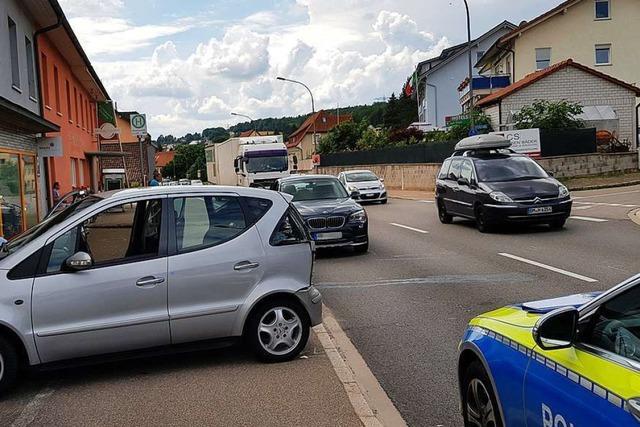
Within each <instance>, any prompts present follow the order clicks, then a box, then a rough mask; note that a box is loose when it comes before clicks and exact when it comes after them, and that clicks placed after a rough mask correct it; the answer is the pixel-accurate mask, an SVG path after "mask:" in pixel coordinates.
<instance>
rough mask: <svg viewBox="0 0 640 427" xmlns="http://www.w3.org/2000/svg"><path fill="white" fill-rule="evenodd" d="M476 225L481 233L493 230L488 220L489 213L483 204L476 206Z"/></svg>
mask: <svg viewBox="0 0 640 427" xmlns="http://www.w3.org/2000/svg"><path fill="white" fill-rule="evenodd" d="M476 227H477V228H478V231H480V232H481V233H490V232H491V230H492V227H491V224H489V223H488V222H487V214H486V212H485V211H484V209H483V208H482V206H478V207H477V208H476Z"/></svg>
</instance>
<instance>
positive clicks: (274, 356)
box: [246, 299, 309, 362]
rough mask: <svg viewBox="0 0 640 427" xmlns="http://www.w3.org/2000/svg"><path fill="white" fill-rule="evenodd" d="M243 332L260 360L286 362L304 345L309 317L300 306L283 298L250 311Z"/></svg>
mask: <svg viewBox="0 0 640 427" xmlns="http://www.w3.org/2000/svg"><path fill="white" fill-rule="evenodd" d="M246 334H247V336H246V339H247V341H248V343H249V344H250V346H251V348H252V350H253V351H254V353H255V354H256V356H258V358H259V359H260V360H262V361H264V362H286V361H288V360H291V359H293V358H295V357H296V356H297V355H298V354H300V352H301V351H302V349H303V348H304V347H305V346H306V345H307V340H308V339H309V319H308V316H307V313H306V312H305V309H304V308H303V307H302V305H300V304H298V303H296V302H293V301H289V300H286V299H285V300H273V301H269V302H267V303H265V304H262V305H260V306H259V307H258V308H257V309H256V310H254V312H253V314H252V315H251V318H250V319H249V323H248V327H247V329H246Z"/></svg>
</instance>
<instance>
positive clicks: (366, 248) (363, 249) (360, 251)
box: [353, 240, 369, 254]
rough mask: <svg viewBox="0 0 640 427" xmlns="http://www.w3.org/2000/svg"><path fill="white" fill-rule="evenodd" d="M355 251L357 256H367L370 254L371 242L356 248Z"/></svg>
mask: <svg viewBox="0 0 640 427" xmlns="http://www.w3.org/2000/svg"><path fill="white" fill-rule="evenodd" d="M353 251H354V252H355V253H357V254H365V253H367V252H369V240H367V243H365V244H364V245H360V246H355V247H354V248H353Z"/></svg>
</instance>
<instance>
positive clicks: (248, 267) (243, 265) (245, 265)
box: [233, 261, 260, 271]
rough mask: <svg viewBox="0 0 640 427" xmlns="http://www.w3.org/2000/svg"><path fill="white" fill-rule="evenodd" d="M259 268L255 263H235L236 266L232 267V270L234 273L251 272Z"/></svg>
mask: <svg viewBox="0 0 640 427" xmlns="http://www.w3.org/2000/svg"><path fill="white" fill-rule="evenodd" d="M258 267H260V264H259V263H257V262H251V261H242V262H239V263H237V264H236V265H234V266H233V269H234V270H235V271H242V270H252V269H254V268H258Z"/></svg>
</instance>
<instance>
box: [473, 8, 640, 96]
mask: <svg viewBox="0 0 640 427" xmlns="http://www.w3.org/2000/svg"><path fill="white" fill-rule="evenodd" d="M639 23H640V1H638V0H569V1H564V2H562V3H561V4H560V5H558V6H557V7H555V8H554V9H552V10H550V11H548V12H547V13H545V14H543V15H541V16H539V17H537V18H535V19H533V20H531V21H529V22H524V23H522V24H521V25H520V26H519V27H518V28H516V29H515V30H514V31H512V32H511V33H510V34H507V35H506V36H503V37H502V38H500V39H499V40H498V41H497V42H496V43H495V44H494V45H493V46H492V47H491V48H490V49H489V50H488V51H487V52H486V53H485V55H484V56H483V57H482V58H481V59H480V61H479V62H478V64H477V65H478V67H480V69H481V72H482V73H483V74H510V75H512V76H513V79H512V81H514V82H515V81H518V80H520V79H522V78H523V77H524V76H526V75H528V74H530V73H532V72H534V71H536V70H540V69H542V68H545V67H548V66H549V65H553V64H556V63H558V62H562V61H564V60H566V59H569V58H572V59H573V60H574V61H576V62H579V63H581V64H584V65H586V66H589V67H594V68H596V69H598V70H599V71H601V72H603V73H606V74H608V75H611V76H613V77H616V78H618V79H620V80H622V81H625V82H629V83H631V84H635V85H640V54H638V42H639V41H640V36H639V35H638V33H637V28H638V24H639Z"/></svg>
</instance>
